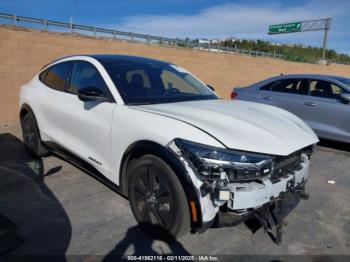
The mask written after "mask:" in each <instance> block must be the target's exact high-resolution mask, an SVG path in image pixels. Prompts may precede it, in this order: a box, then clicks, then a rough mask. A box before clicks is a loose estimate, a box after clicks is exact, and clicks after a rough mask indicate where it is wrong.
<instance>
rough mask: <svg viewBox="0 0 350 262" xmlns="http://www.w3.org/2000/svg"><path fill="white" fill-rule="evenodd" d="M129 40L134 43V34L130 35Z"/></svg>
mask: <svg viewBox="0 0 350 262" xmlns="http://www.w3.org/2000/svg"><path fill="white" fill-rule="evenodd" d="M130 40H131V41H134V34H133V33H130Z"/></svg>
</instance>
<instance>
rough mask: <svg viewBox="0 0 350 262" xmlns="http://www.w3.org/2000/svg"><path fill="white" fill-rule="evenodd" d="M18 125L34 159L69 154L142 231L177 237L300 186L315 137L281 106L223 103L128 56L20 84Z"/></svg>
mask: <svg viewBox="0 0 350 262" xmlns="http://www.w3.org/2000/svg"><path fill="white" fill-rule="evenodd" d="M20 120H21V126H22V130H23V139H24V143H25V145H26V147H27V148H28V149H29V151H30V152H31V153H34V154H35V155H38V156H45V155H47V154H48V153H49V152H53V153H55V154H58V155H60V156H61V157H64V158H65V159H67V160H68V161H70V162H72V163H73V164H75V165H77V166H78V167H80V168H81V169H83V170H84V171H86V172H88V173H90V174H91V175H93V176H94V177H96V178H98V179H99V180H101V181H103V182H105V183H106V184H107V185H108V186H110V187H111V188H113V189H115V190H116V191H117V192H120V193H121V194H123V195H125V196H127V197H128V198H129V201H130V206H131V208H132V211H133V213H134V215H135V218H136V220H137V221H138V223H140V224H141V225H142V227H144V228H145V229H147V230H151V231H152V232H153V233H154V232H156V233H162V232H165V231H166V232H170V233H171V234H172V235H174V236H180V235H183V234H184V233H186V232H188V231H190V230H191V229H192V232H195V231H198V230H199V231H203V230H204V229H206V228H207V227H209V226H210V225H212V223H213V222H214V221H215V223H218V224H220V223H219V222H220V221H219V222H218V220H220V219H219V217H220V214H225V215H226V216H225V221H227V217H232V218H235V219H237V217H241V218H243V220H244V219H246V218H247V217H248V216H247V214H254V212H258V211H259V210H260V209H261V208H264V207H269V208H271V207H272V206H273V205H274V203H275V201H276V200H278V199H279V198H280V197H281V196H282V195H283V194H284V193H286V192H288V191H293V190H295V189H296V188H299V189H303V186H304V184H305V182H306V179H307V175H308V169H309V159H310V155H311V152H312V147H313V145H314V144H315V143H317V142H318V139H317V137H316V135H315V134H314V132H313V131H312V130H311V129H310V128H309V127H308V126H307V125H306V124H305V123H304V122H302V121H301V120H300V119H299V118H297V117H296V116H294V115H292V114H290V113H288V112H286V111H284V110H281V109H278V108H275V107H271V106H266V105H261V104H255V103H250V102H243V101H224V100H221V99H219V98H218V97H217V95H216V94H215V92H214V91H213V90H212V88H210V87H208V86H207V85H205V84H203V82H201V81H200V80H198V79H197V78H196V77H195V76H193V75H192V74H191V73H189V72H188V71H186V70H185V69H183V68H181V67H179V66H177V65H174V64H171V63H166V62H162V61H158V60H153V59H148V58H142V57H133V56H122V55H79V56H70V57H66V58H62V59H59V60H56V61H54V62H52V63H51V64H49V65H47V66H45V67H44V68H43V69H42V70H41V71H40V72H39V73H38V74H37V75H36V76H35V77H34V78H33V79H32V80H31V81H30V82H29V83H27V84H25V85H24V86H23V87H22V89H21V94H20ZM116 212H117V211H116ZM164 229H165V230H164Z"/></svg>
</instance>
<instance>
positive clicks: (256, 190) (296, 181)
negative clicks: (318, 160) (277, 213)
mask: <svg viewBox="0 0 350 262" xmlns="http://www.w3.org/2000/svg"><path fill="white" fill-rule="evenodd" d="M302 166H303V168H302V169H301V170H299V171H295V172H294V174H289V175H287V176H285V177H283V178H281V179H280V181H278V182H275V183H272V182H271V180H270V179H266V180H264V181H263V183H262V184H261V183H258V182H250V183H244V184H242V183H239V184H238V183H232V184H228V187H229V189H230V191H231V193H230V199H229V200H228V202H227V207H228V208H229V209H232V210H241V209H250V208H258V207H260V206H262V205H264V204H266V203H268V202H271V201H274V200H275V199H276V198H279V197H280V196H281V194H283V193H286V192H288V191H293V190H294V188H297V187H299V186H300V185H303V184H304V183H305V181H306V180H307V176H308V174H309V160H308V159H307V157H305V159H304V162H303V163H302Z"/></svg>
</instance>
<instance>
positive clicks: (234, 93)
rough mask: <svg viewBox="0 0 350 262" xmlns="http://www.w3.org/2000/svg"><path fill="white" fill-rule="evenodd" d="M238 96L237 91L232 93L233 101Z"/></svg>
mask: <svg viewBox="0 0 350 262" xmlns="http://www.w3.org/2000/svg"><path fill="white" fill-rule="evenodd" d="M236 96H238V94H237V93H236V92H235V91H232V93H231V99H235V98H236Z"/></svg>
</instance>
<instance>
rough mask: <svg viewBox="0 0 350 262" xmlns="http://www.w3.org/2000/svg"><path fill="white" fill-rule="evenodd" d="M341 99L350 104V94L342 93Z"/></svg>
mask: <svg viewBox="0 0 350 262" xmlns="http://www.w3.org/2000/svg"><path fill="white" fill-rule="evenodd" d="M340 98H341V99H342V100H343V101H345V102H346V103H350V94H349V93H341V94H340Z"/></svg>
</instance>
